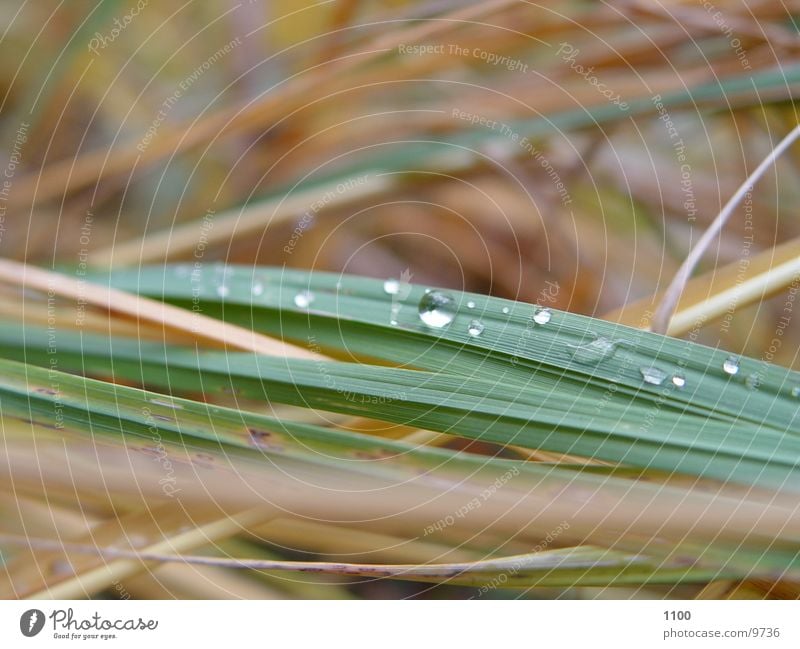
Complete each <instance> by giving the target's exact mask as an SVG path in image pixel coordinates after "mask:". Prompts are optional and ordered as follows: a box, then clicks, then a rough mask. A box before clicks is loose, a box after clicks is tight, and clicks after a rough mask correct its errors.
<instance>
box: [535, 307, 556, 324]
mask: <svg viewBox="0 0 800 649" xmlns="http://www.w3.org/2000/svg"><path fill="white" fill-rule="evenodd" d="M552 317H553V314H552V313H551V312H550V309H544V308H542V307H538V306H537V307H536V311H535V313H534V314H533V321H534V322H535V323H536V324H539V325H544V324H547V323H548V322H550V318H552Z"/></svg>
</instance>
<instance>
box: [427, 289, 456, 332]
mask: <svg viewBox="0 0 800 649" xmlns="http://www.w3.org/2000/svg"><path fill="white" fill-rule="evenodd" d="M419 317H420V320H422V321H423V322H424V323H425V324H426V325H428V326H429V327H436V328H437V329H441V328H442V327H446V326H447V325H449V324H450V323H451V322H452V321H453V318H455V317H456V301H455V299H454V298H453V297H452V296H451V295H448V294H447V293H443V292H442V291H431V292H430V293H426V294H425V295H423V296H422V299H421V300H420V301H419Z"/></svg>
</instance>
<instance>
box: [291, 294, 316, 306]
mask: <svg viewBox="0 0 800 649" xmlns="http://www.w3.org/2000/svg"><path fill="white" fill-rule="evenodd" d="M313 301H314V294H313V293H312V292H311V291H300V292H299V293H298V294H297V295H295V296H294V304H295V306H298V307H300V308H301V309H307V308H308V307H310V306H311V303H312V302H313Z"/></svg>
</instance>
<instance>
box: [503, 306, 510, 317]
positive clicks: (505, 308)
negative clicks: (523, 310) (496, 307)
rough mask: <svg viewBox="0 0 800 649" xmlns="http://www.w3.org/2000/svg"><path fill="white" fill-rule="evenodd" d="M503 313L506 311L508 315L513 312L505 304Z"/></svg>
mask: <svg viewBox="0 0 800 649" xmlns="http://www.w3.org/2000/svg"><path fill="white" fill-rule="evenodd" d="M503 313H505V314H506V315H508V314H509V313H511V309H509V308H508V307H507V306H504V307H503Z"/></svg>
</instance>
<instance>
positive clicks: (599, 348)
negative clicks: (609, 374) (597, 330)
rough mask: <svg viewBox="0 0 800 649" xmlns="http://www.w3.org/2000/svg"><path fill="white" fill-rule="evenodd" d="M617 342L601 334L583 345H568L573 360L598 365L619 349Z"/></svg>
mask: <svg viewBox="0 0 800 649" xmlns="http://www.w3.org/2000/svg"><path fill="white" fill-rule="evenodd" d="M617 344H618V343H617V342H615V341H613V340H609V339H608V338H604V337H602V336H600V337H599V338H597V339H595V340H593V341H592V342H590V343H585V344H583V345H567V347H568V348H569V354H570V356H572V360H574V361H575V362H576V363H581V364H583V365H597V364H598V363H602V362H603V361H605V360H608V359H609V358H611V357H612V356H613V355H614V352H616V351H617Z"/></svg>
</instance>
